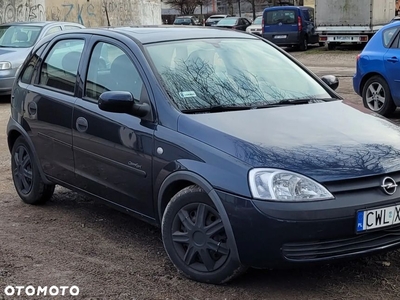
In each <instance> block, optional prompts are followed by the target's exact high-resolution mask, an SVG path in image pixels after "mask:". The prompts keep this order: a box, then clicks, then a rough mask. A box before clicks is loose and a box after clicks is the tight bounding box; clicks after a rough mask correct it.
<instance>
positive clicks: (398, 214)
mask: <svg viewBox="0 0 400 300" xmlns="http://www.w3.org/2000/svg"><path fill="white" fill-rule="evenodd" d="M396 224H400V205H395V206H389V207H383V208H378V209H372V210H364V211H358V212H357V224H356V230H357V232H363V231H368V230H371V229H376V228H381V227H387V226H391V225H396Z"/></svg>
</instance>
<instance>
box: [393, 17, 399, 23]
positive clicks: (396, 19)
mask: <svg viewBox="0 0 400 300" xmlns="http://www.w3.org/2000/svg"><path fill="white" fill-rule="evenodd" d="M396 21H400V16H398V15H397V16H395V17H394V18H393V19H392V21H391V23H393V22H396Z"/></svg>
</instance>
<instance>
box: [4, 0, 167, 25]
mask: <svg viewBox="0 0 400 300" xmlns="http://www.w3.org/2000/svg"><path fill="white" fill-rule="evenodd" d="M106 7H107V11H108V15H109V19H110V23H111V26H122V25H158V24H161V2H160V0H0V23H6V22H13V21H45V20H46V19H47V20H55V21H71V22H77V23H81V24H83V25H85V26H86V27H97V26H107V18H106Z"/></svg>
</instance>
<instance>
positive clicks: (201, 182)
mask: <svg viewBox="0 0 400 300" xmlns="http://www.w3.org/2000/svg"><path fill="white" fill-rule="evenodd" d="M180 180H185V181H190V182H193V184H196V185H198V186H199V187H201V188H202V189H203V190H204V191H205V192H206V193H207V195H208V197H209V198H210V199H211V201H212V202H213V204H214V205H215V207H216V209H217V210H218V213H219V214H220V216H221V220H222V223H223V224H224V227H225V231H226V234H227V237H228V241H229V243H230V249H232V252H233V253H232V255H233V257H234V258H235V259H237V261H240V259H239V254H238V250H237V246H236V240H235V236H234V234H233V230H232V226H231V223H230V221H229V218H228V214H227V213H226V211H225V208H224V206H223V204H222V202H221V199H220V198H219V196H218V194H217V192H216V191H215V189H214V188H213V187H212V185H211V184H210V183H209V182H208V181H207V180H206V179H205V178H204V177H202V176H200V175H199V174H196V173H194V172H191V171H188V170H180V171H176V172H174V173H172V174H170V175H169V176H168V177H167V178H166V179H165V180H164V182H163V183H162V184H161V187H160V190H159V193H158V201H157V203H158V215H159V216H160V218H162V217H161V216H162V195H163V194H164V192H165V190H166V189H167V187H168V186H169V185H170V184H172V183H173V182H175V181H180Z"/></svg>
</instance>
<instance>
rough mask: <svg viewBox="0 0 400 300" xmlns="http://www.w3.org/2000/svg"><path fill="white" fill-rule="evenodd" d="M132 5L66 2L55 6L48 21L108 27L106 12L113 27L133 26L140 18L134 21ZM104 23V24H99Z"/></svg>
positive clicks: (124, 0) (122, 0)
mask: <svg viewBox="0 0 400 300" xmlns="http://www.w3.org/2000/svg"><path fill="white" fill-rule="evenodd" d="M132 7H133V5H132V3H131V1H127V0H111V1H96V2H95V3H89V2H87V1H77V0H75V1H71V2H70V3H69V2H68V1H64V2H62V3H60V4H58V5H53V6H51V7H50V8H49V10H48V12H47V19H48V20H54V21H71V22H78V23H80V24H82V25H84V26H87V27H91V26H99V25H100V26H101V25H107V24H106V23H107V22H106V11H107V13H108V16H109V19H110V23H111V25H113V26H118V25H127V24H132V23H133V22H135V20H136V21H137V20H138V19H140V18H135V20H133V18H132V13H134V11H133V10H132ZM99 23H103V24H99Z"/></svg>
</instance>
